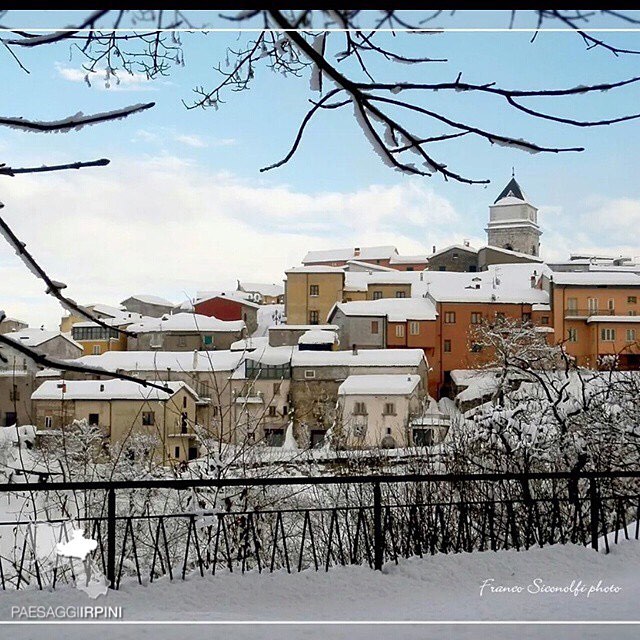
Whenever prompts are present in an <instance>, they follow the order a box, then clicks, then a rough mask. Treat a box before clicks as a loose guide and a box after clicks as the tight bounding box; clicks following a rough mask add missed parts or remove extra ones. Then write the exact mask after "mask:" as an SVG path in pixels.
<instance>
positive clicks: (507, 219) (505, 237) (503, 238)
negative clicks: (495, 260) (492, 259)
mask: <svg viewBox="0 0 640 640" xmlns="http://www.w3.org/2000/svg"><path fill="white" fill-rule="evenodd" d="M486 232H487V239H488V244H489V245H490V246H492V247H499V248H502V249H507V250H509V251H517V252H519V253H524V254H528V255H532V256H537V255H540V236H541V235H542V231H540V227H539V226H538V209H536V207H534V206H533V205H532V204H531V203H530V202H529V201H528V199H527V197H526V195H525V194H524V192H523V191H522V189H521V188H520V185H519V184H518V183H517V181H516V179H515V177H512V178H511V180H510V181H509V183H508V184H507V186H506V187H505V188H504V189H503V190H502V192H501V193H500V195H499V196H498V197H497V198H496V200H495V202H494V203H493V205H491V206H490V207H489V223H488V225H487V228H486Z"/></svg>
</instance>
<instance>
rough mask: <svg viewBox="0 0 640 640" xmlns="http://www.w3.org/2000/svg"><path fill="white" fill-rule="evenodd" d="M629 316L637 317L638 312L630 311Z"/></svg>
mask: <svg viewBox="0 0 640 640" xmlns="http://www.w3.org/2000/svg"><path fill="white" fill-rule="evenodd" d="M629 315H630V316H637V315H638V312H637V311H629Z"/></svg>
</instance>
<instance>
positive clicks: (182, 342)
mask: <svg viewBox="0 0 640 640" xmlns="http://www.w3.org/2000/svg"><path fill="white" fill-rule="evenodd" d="M178 346H179V347H186V346H187V338H186V337H185V336H178Z"/></svg>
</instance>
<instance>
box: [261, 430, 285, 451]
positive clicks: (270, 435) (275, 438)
mask: <svg viewBox="0 0 640 640" xmlns="http://www.w3.org/2000/svg"><path fill="white" fill-rule="evenodd" d="M264 440H265V444H266V445H267V446H268V447H281V446H282V445H283V444H284V429H265V430H264Z"/></svg>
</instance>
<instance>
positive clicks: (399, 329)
mask: <svg viewBox="0 0 640 640" xmlns="http://www.w3.org/2000/svg"><path fill="white" fill-rule="evenodd" d="M396 338H404V325H403V324H397V325H396Z"/></svg>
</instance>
